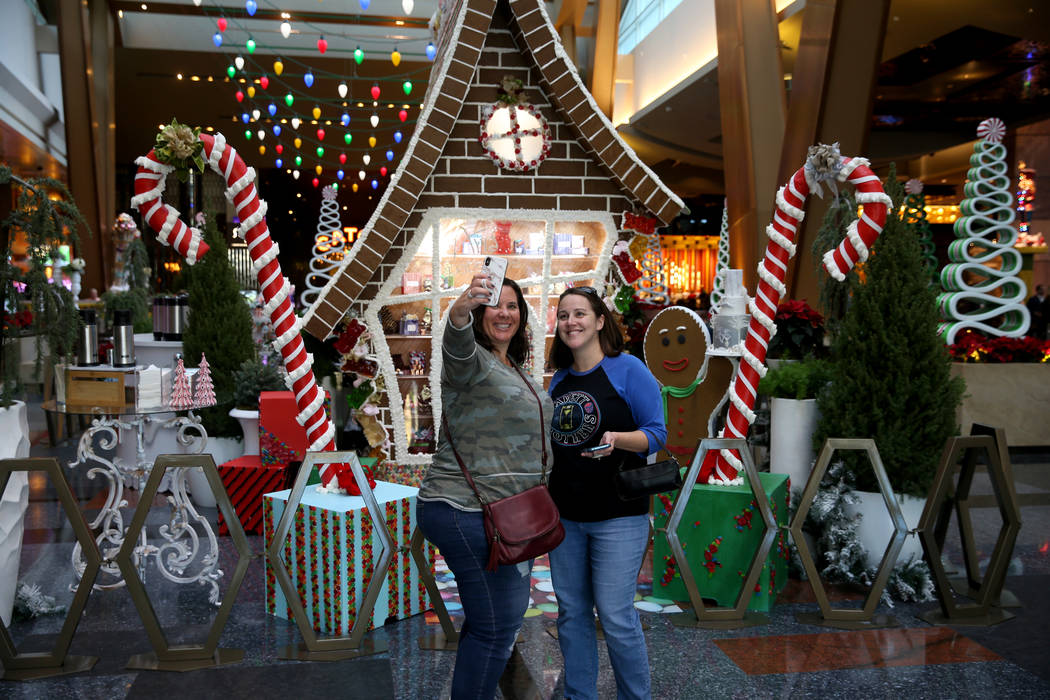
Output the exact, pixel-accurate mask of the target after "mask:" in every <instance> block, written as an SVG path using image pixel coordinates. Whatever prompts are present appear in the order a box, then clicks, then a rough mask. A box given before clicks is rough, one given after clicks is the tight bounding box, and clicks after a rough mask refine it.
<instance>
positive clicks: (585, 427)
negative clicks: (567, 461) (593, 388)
mask: <svg viewBox="0 0 1050 700" xmlns="http://www.w3.org/2000/svg"><path fill="white" fill-rule="evenodd" d="M601 422H602V416H601V411H599V410H598V404H597V403H596V402H595V400H594V397H593V396H591V395H590V394H588V393H587V392H585V391H569V392H566V393H564V394H562V395H561V396H559V397H558V398H557V399H555V400H554V416H553V417H552V418H551V440H553V441H554V442H555V443H556V444H558V445H561V446H563V447H573V446H575V445H582V444H583V443H585V442H587V441H588V440H590V439H591V437H592V436H593V435H594V434H595V432H597V430H598V426H599V425H600V424H601Z"/></svg>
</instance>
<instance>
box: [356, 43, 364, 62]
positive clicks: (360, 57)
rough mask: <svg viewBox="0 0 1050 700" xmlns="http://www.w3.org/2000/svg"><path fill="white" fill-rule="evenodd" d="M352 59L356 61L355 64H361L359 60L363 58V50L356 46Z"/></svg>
mask: <svg viewBox="0 0 1050 700" xmlns="http://www.w3.org/2000/svg"><path fill="white" fill-rule="evenodd" d="M354 60H355V61H357V65H361V61H363V60H365V52H364V51H362V50H361V47H360V46H358V47H357V48H356V49H354Z"/></svg>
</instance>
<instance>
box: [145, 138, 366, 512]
mask: <svg viewBox="0 0 1050 700" xmlns="http://www.w3.org/2000/svg"><path fill="white" fill-rule="evenodd" d="M199 138H200V140H201V143H203V144H204V157H205V159H206V160H207V162H208V164H209V165H210V166H211V168H212V170H214V171H215V172H217V173H219V174H220V175H222V177H223V179H224V180H225V181H226V188H227V189H226V198H227V199H228V200H229V201H230V202H232V203H233V205H234V207H236V209H237V216H238V217H239V218H240V221H241V226H240V231H241V236H242V237H243V238H244V240H245V242H247V244H248V253H249V255H251V258H252V267H253V269H254V270H255V274H256V277H257V278H258V280H259V288H260V289H261V290H262V294H263V298H264V299H265V300H266V304H265V306H264V307H263V311H264V312H265V313H266V315H267V316H268V317H269V318H270V322H271V324H272V325H273V329H274V334H275V335H276V336H277V340H275V341H274V347H275V348H276V349H277V351H278V352H280V353H281V357H282V358H283V360H284V367H285V370H287V372H288V377H287V378H286V380H285V381H286V382H287V384H288V388H289V389H291V390H292V392H293V393H294V394H295V405H296V407H297V408H298V409H299V414H298V416H296V420H297V421H299V424H300V425H303V426H305V428H306V435H307V441H308V443H309V447H308V448H307V449H308V450H309V451H310V452H317V451H323V452H330V451H333V450H335V426H333V425H332V421H331V420H329V418H328V415H327V413H326V411H325V408H324V392H323V391H321V388H320V387H319V386H318V385H317V379H316V378H315V377H314V373H313V369H312V367H313V357H312V356H311V355H309V354H308V353H307V352H306V348H305V346H304V345H303V339H302V336H301V335H300V326H301V323H300V319H299V318H298V317H297V316H296V315H295V313H294V311H293V310H292V305H291V302H289V301H288V297H289V295H290V294H291V291H292V290H291V285H289V284H288V279H287V278H286V277H284V276H283V275H282V274H281V267H280V265H279V264H278V262H277V254H278V253H279V252H280V249H279V248H278V246H277V244H276V243H274V242H273V239H272V238H270V231H269V229H268V228H267V226H266V202H264V201H262V200H261V199H260V198H259V193H258V190H257V189H256V187H255V170H254V169H252V168H249V167H246V166H245V164H244V161H243V160H242V159H241V157H240V156H239V155H238V154H237V151H236V150H235V149H234V148H233V147H232V146H230V145H228V144H227V143H226V139H225V137H224V136H223V135H222V134H218V133H217V134H215V136H214V137H213V136H211V135H210V134H206V133H205V134H201V135H200V137H199ZM135 162H136V163H137V164H138V166H139V170H138V173H137V174H136V175H135V196H134V197H133V198H132V201H131V203H132V206H135V207H138V208H139V211H140V212H142V211H143V209H146V212H145V213H143V216H144V218H145V219H146V220H147V222H148V223H149V225H150V226H151V227H153V228H154V229H156V230H157V231H158V232H159V233H160V235H161V237H162V238H165V242H166V243H167V242H169V241H174V243H175V247H176V250H178V251H179V252H180V253H181V254H182V255H184V256H185V257H186V261H187V262H188V263H190V264H193V263H194V262H195V261H196V260H197V259H198V258H200V257H201V256H202V255H204V253H206V252H207V250H208V247H207V245H205V244H204V242H203V241H201V240H200V232H199V231H197V230H196V229H188V230H189V231H190V235H189V236H187V235H185V232H184V231H183V229H186V228H188V227H186V226H185V225H184V224H183V223H182V222H181V221H179V220H178V216H179V214H178V212H177V211H176V210H175V209H173V208H172V207H169V206H167V205H161V204H160V203H159V202H160V200H159V197H160V193H161V192H162V191H163V188H164V178H165V177H167V175H168V173H170V172H171V171H172V170H173V169H174V168H172V167H171V166H169V165H165V164H163V163H160V162H159V161H157V159H156V157H155V156H154V153H153V151H150V153H149V155H147V156H144V157H142V158H138V159H137V160H136V161H135ZM162 206H163V207H165V210H166V214H163V215H162V213H161V211H162V210H161V209H160V207H162ZM173 222H174V223H173ZM180 226H181V228H180ZM180 233H181V235H180ZM334 480H337V483H338V485H339V486H340V487H342V488H344V489H346V490H347V491H348V492H350V493H353V494H358V493H360V492H359V491H358V489H357V484H356V483H355V482H354V478H353V473H352V472H351V470H350V468H349V466H348V465H346V464H336V463H333V464H326V465H322V468H321V481H322V482H323V483H324V484H325V486H329V485H330V484H331V482H332V481H334Z"/></svg>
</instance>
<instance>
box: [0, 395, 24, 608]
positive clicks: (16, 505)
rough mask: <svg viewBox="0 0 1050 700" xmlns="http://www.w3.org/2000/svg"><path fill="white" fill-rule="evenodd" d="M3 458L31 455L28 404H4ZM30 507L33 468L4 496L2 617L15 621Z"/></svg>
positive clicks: (0, 420)
mask: <svg viewBox="0 0 1050 700" xmlns="http://www.w3.org/2000/svg"><path fill="white" fill-rule="evenodd" d="M0 435H3V436H5V437H4V439H3V440H0V459H11V458H24V457H28V456H29V422H28V420H27V419H26V405H25V404H24V403H23V402H21V401H15V402H14V403H12V404H11V405H10V406H9V407H8V408H0ZM28 507H29V472H14V473H13V474H11V478H10V479H9V480H8V482H7V488H6V489H4V493H3V496H2V497H0V618H3V621H4V624H5V625H9V624H11V611H12V610H13V608H14V602H15V590H16V588H17V587H18V567H19V560H20V559H21V554H22V533H23V531H24V529H25V513H26V508H28Z"/></svg>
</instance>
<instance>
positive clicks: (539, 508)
mask: <svg viewBox="0 0 1050 700" xmlns="http://www.w3.org/2000/svg"><path fill="white" fill-rule="evenodd" d="M514 369H515V370H517V372H518V375H519V376H520V377H521V379H522V381H524V382H525V386H527V387H528V388H529V391H531V392H532V395H533V396H535V397H536V402H537V403H538V404H539V407H540V439H541V440H542V441H543V457H542V462H543V476H542V483H539V484H537V485H536V486H533V487H532V488H529V489H525V490H524V491H522V492H521V493H516V494H514V495H513V496H507V497H506V498H499V499H497V500H495V501H489V502H486V501H485V499H483V498H482V497H481V494H480V493H479V492H478V487H477V485H476V484H475V483H474V478H473V477H471V475H470V471H469V470H468V469H467V466H466V465H465V464H464V463H463V458H462V457H460V456H459V451H458V450H457V449H456V445H455V443H454V442H453V441H452V431H451V430H449V427H448V420H447V419H446V418H445V415H444V414H442V416H441V423H442V425H443V426H444V428H445V435H446V436H447V437H448V445H449V447H451V448H452V454H454V455H455V456H456V461H457V462H459V468H460V469H461V470H462V471H463V476H464V477H465V478H466V480H467V483H468V484H470V488H471V490H472V491H474V495H475V496H477V497H478V501H479V502H480V503H481V512H482V515H483V517H484V522H485V536H486V538H487V539H488V542H489V561H488V565H487V566H486V567H485V568H486V569H487V570H489V571H495V570H496V568H497V567H498V566H500V565H502V564H517V563H518V562H522V561H525V560H526V559H533V558H535V557H538V556H540V555H541V554H546V553H547V552H549V551H551V550H552V549H554V548H555V547H557V546H558V545H559V544H561V541H562V540H563V539H565V527H564V526H563V525H562V524H561V518H560V516H559V515H558V507H557V506H556V505H554V500H553V499H552V498H551V494H550V491H548V490H547V426H546V423H545V422H544V421H543V402H542V401H540V397H539V395H538V394H537V393H536V390H535V389H533V388H532V384H530V383H529V381H528V380H527V379H526V378H525V375H523V374H522V373H521V370H520V369H518V367H517V366H515V367H514Z"/></svg>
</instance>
